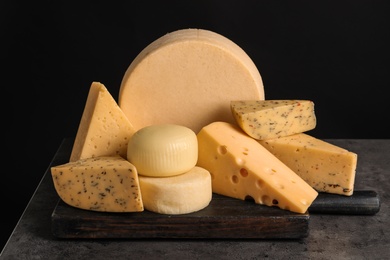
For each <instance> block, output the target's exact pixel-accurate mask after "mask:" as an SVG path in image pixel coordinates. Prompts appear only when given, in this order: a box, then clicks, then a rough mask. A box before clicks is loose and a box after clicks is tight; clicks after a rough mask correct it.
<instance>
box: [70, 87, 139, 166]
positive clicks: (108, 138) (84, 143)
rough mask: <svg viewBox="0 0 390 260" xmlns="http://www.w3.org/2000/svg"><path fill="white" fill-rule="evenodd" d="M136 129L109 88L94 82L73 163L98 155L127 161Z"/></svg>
mask: <svg viewBox="0 0 390 260" xmlns="http://www.w3.org/2000/svg"><path fill="white" fill-rule="evenodd" d="M134 132H135V129H134V127H133V125H132V124H131V123H130V121H129V120H128V118H127V117H126V115H125V114H124V113H123V112H122V110H121V109H120V107H119V106H118V104H117V103H116V101H115V99H114V98H113V97H112V95H111V94H110V93H109V92H108V90H107V88H106V87H105V86H104V85H103V84H101V83H99V82H92V84H91V87H90V90H89V93H88V97H87V101H86V103H85V107H84V111H83V114H82V117H81V121H80V124H79V127H78V130H77V134H76V138H75V141H74V145H73V148H72V152H71V156H70V161H71V162H73V161H77V160H79V159H85V158H89V157H96V156H108V155H120V156H122V157H123V158H126V154H127V143H128V142H129V139H130V137H131V136H132V135H133V134H134Z"/></svg>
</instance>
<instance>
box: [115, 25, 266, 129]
mask: <svg viewBox="0 0 390 260" xmlns="http://www.w3.org/2000/svg"><path fill="white" fill-rule="evenodd" d="M233 99H260V100H262V99H264V88H263V82H262V78H261V76H260V73H259V71H258V70H257V67H256V65H255V64H254V62H253V61H252V60H251V58H250V57H249V56H248V55H247V54H246V53H245V51H244V50H243V49H242V48H241V47H239V46H238V45H237V44H236V43H234V42H233V41H232V40H230V39H228V38H226V37H225V36H222V35H220V34H218V33H215V32H212V31H209V30H204V29H180V30H177V31H173V32H170V33H168V34H166V35H163V36H162V37H160V38H158V39H156V40H155V41H154V42H152V43H151V44H149V45H148V46H147V47H146V48H144V49H143V50H142V51H141V52H140V53H139V54H138V55H137V57H136V58H135V59H134V60H133V61H132V62H131V64H130V66H129V67H128V69H127V71H126V73H125V75H124V77H123V79H122V82H121V86H120V91H119V98H118V103H119V106H120V107H121V109H122V110H123V112H124V113H125V114H126V116H127V117H128V118H129V119H130V120H131V122H132V124H133V126H134V127H135V129H136V130H138V129H140V128H142V127H145V126H148V125H152V124H166V123H168V124H178V125H183V126H186V127H189V128H191V129H192V130H193V131H194V132H195V133H198V131H199V130H200V129H201V128H202V127H203V126H205V125H207V124H209V123H211V122H214V121H217V120H221V121H227V122H231V123H233V122H234V118H233V116H232V114H231V112H230V101H231V100H233Z"/></svg>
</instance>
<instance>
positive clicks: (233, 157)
mask: <svg viewBox="0 0 390 260" xmlns="http://www.w3.org/2000/svg"><path fill="white" fill-rule="evenodd" d="M197 136H198V145H199V148H198V149H199V155H198V164H197V165H198V166H200V167H203V168H205V169H206V170H208V171H209V172H210V174H211V177H212V189H213V192H214V193H218V194H221V195H225V196H228V197H232V198H237V199H241V200H245V199H248V198H251V199H253V200H254V201H255V202H256V203H258V204H264V205H268V206H277V207H279V208H281V209H285V210H290V211H293V212H298V213H305V212H306V211H307V209H308V207H309V206H310V205H311V204H312V202H313V201H314V199H315V198H316V197H317V195H318V192H317V191H315V190H314V189H313V188H312V187H311V186H310V185H309V184H307V183H306V182H305V181H304V180H303V179H302V178H301V177H299V176H298V175H297V174H296V173H295V172H293V171H292V170H291V169H290V168H288V167H287V166H286V165H285V164H284V163H282V162H281V161H280V160H279V159H278V158H276V157H275V156H274V155H273V154H271V153H270V152H269V151H268V150H267V149H265V148H264V147H263V146H262V145H261V144H259V143H258V142H257V141H256V140H255V139H253V138H251V137H250V136H248V135H247V134H245V132H243V131H242V130H241V129H240V128H239V127H238V126H236V125H233V124H230V123H226V122H214V123H211V124H209V125H207V126H205V127H204V128H202V130H201V131H200V132H199V133H198V135H197Z"/></svg>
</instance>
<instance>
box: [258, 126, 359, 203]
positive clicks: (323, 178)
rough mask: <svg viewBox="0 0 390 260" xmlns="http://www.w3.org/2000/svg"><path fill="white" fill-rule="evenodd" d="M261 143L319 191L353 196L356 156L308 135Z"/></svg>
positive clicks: (302, 134) (296, 135) (297, 135)
mask: <svg viewBox="0 0 390 260" xmlns="http://www.w3.org/2000/svg"><path fill="white" fill-rule="evenodd" d="M259 143H260V144H262V145H263V146H264V147H265V148H267V149H268V150H269V151H270V152H271V153H272V154H274V155H275V156H276V157H277V158H279V159H280V160H281V161H282V162H283V163H285V164H286V165H287V166H288V167H290V168H291V169H292V170H293V171H294V172H296V173H297V174H298V175H299V176H301V177H302V178H303V179H304V180H305V181H306V182H307V183H308V184H310V185H311V186H312V187H313V188H315V189H316V190H317V191H320V192H327V193H335V194H341V195H346V196H350V195H352V194H353V190H354V183H355V173H356V167H357V154H356V153H354V152H351V151H348V150H346V149H344V148H341V147H339V146H336V145H334V144H331V143H328V142H325V141H322V140H320V139H317V138H314V137H312V136H310V135H307V134H304V133H301V134H295V135H292V136H286V137H281V138H275V139H268V140H262V141H259Z"/></svg>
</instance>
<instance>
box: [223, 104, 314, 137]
mask: <svg viewBox="0 0 390 260" xmlns="http://www.w3.org/2000/svg"><path fill="white" fill-rule="evenodd" d="M230 105H231V110H232V113H233V116H234V118H235V120H236V122H237V124H238V125H239V126H240V127H241V129H242V130H244V132H246V133H247V134H248V135H249V136H251V137H253V138H255V139H257V140H264V139H270V138H277V137H282V136H288V135H292V134H296V133H302V132H306V131H309V130H312V129H314V128H315V127H316V123H317V121H316V115H315V112H314V103H313V102H312V101H310V100H234V101H231V103H230Z"/></svg>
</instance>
